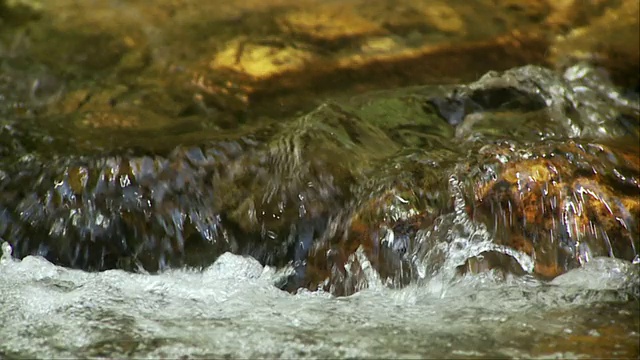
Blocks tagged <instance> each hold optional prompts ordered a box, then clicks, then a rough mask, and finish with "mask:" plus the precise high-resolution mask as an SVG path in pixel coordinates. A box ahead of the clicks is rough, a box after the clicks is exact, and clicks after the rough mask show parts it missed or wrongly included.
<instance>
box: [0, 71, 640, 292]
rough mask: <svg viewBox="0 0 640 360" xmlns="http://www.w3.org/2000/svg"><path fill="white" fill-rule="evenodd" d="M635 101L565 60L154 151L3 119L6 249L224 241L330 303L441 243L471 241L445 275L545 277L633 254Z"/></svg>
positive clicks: (438, 262) (168, 260)
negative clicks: (286, 271) (561, 68)
mask: <svg viewBox="0 0 640 360" xmlns="http://www.w3.org/2000/svg"><path fill="white" fill-rule="evenodd" d="M639 111H640V107H639V105H638V101H637V98H629V97H628V96H627V97H625V96H623V95H622V94H620V93H618V92H617V90H616V89H615V88H614V87H613V86H612V85H611V84H609V83H608V82H607V81H606V79H604V78H602V77H601V76H600V74H599V73H598V72H597V71H596V70H595V69H593V68H590V67H589V66H586V65H577V66H575V67H572V68H569V69H568V70H567V71H566V72H565V73H564V75H558V74H557V73H555V72H552V71H551V70H547V69H544V68H541V67H535V66H527V67H522V68H515V69H512V70H508V71H506V72H490V73H488V74H486V75H485V76H483V77H482V78H480V79H479V80H478V81H476V82H474V83H471V84H468V85H455V86H424V87H414V88H408V89H401V90H394V91H384V92H378V93H371V94H366V95H362V96H359V97H356V98H352V99H349V100H344V101H341V100H335V101H329V102H326V103H324V104H322V105H321V106H319V107H318V108H317V109H315V110H313V111H311V112H309V113H307V114H306V115H302V116H300V117H298V118H295V119H291V120H290V121H282V122H279V123H273V122H269V123H266V124H264V125H262V126H258V125H255V126H253V127H251V128H249V129H246V130H243V131H229V132H213V131H212V132H200V133H199V134H197V135H194V136H191V137H189V138H188V141H185V142H183V143H181V142H180V139H181V138H180V137H179V136H178V137H175V138H174V140H173V141H174V142H167V143H166V144H165V145H164V147H165V148H166V149H155V150H154V149H148V148H147V149H145V147H144V137H145V136H150V135H145V133H144V132H141V133H140V139H141V144H142V145H140V146H133V145H128V142H127V141H130V140H127V141H124V145H123V146H121V147H117V146H116V147H113V148H111V149H108V150H106V151H105V150H104V149H103V150H101V148H100V147H98V148H95V149H93V148H92V147H91V143H85V144H83V145H82V146H81V147H80V148H81V149H84V150H81V151H79V150H78V149H79V147H78V145H77V141H78V140H79V139H81V138H82V136H84V135H77V134H75V133H74V132H73V131H70V130H69V129H65V128H63V127H41V128H39V129H38V130H37V131H31V130H30V128H29V124H28V122H26V123H25V122H17V121H16V122H13V121H3V122H2V123H0V125H1V127H0V135H1V136H0V153H2V154H3V158H2V160H0V237H2V238H3V239H5V240H6V241H8V242H9V243H10V244H11V245H12V247H13V251H14V255H15V256H17V257H24V256H26V255H41V256H44V257H45V258H47V259H48V260H49V261H51V262H53V263H55V264H60V265H63V266H69V267H74V268H81V269H87V270H107V269H113V268H121V269H126V270H131V271H140V270H144V271H150V272H155V271H159V270H164V269H167V268H169V267H177V266H185V265H187V266H195V267H203V266H207V265H209V264H211V263H213V262H214V261H215V259H216V258H217V257H218V256H220V255H221V254H223V253H224V252H228V251H229V252H233V253H236V254H244V255H250V256H253V257H254V258H256V259H257V260H258V261H260V262H261V263H262V264H264V265H273V266H278V267H282V266H285V265H289V266H292V267H293V268H294V269H295V274H294V275H293V276H292V278H291V279H290V281H289V282H288V284H287V285H286V287H288V288H290V289H292V290H293V289H296V288H298V287H300V286H304V287H309V288H317V287H323V288H326V289H328V290H330V291H332V292H333V293H336V294H349V293H352V292H353V291H357V290H358V289H360V288H363V287H366V286H369V285H370V284H368V281H371V276H367V275H366V274H367V271H366V269H367V268H369V267H373V268H374V269H376V271H377V272H378V273H379V275H380V280H381V281H382V282H383V283H384V284H387V285H390V286H401V285H403V284H406V283H408V282H410V281H412V280H413V279H416V278H420V277H425V276H433V275H434V274H435V273H438V272H439V271H441V270H442V269H443V267H445V264H448V263H449V262H448V260H447V257H450V256H451V252H439V251H438V249H441V247H442V246H443V245H441V244H447V246H452V247H464V246H471V245H474V244H473V242H474V241H476V242H477V244H475V245H478V244H480V245H482V246H478V247H476V248H477V249H480V250H479V252H478V253H469V254H467V255H466V256H465V257H463V259H462V260H463V261H462V262H461V263H460V262H459V261H458V262H457V263H456V264H455V265H456V266H457V267H458V271H469V270H470V271H479V270H482V269H487V268H501V269H504V270H506V271H508V272H516V273H518V272H523V271H524V272H526V271H532V272H533V273H535V274H537V275H539V276H541V277H545V278H552V277H555V276H557V275H559V274H562V273H564V272H566V271H567V270H569V269H571V268H575V267H578V266H580V265H582V264H584V263H586V262H588V261H589V260H590V259H591V258H593V257H597V256H611V257H617V258H621V259H625V260H633V259H634V258H635V257H636V256H637V255H638V250H637V249H638V246H640V244H639V230H640V228H639V226H640V224H639V223H638V218H639V216H640V203H639V201H638V191H639V190H640V182H639V178H640V155H639V150H640V149H639V147H638V138H639V134H640V131H639V129H640V125H639V124H640V121H639V120H638V119H639ZM150 134H153V132H151V133H150ZM182 139H185V138H184V137H183V138H182ZM61 144H67V145H66V146H61ZM60 149H63V150H60ZM65 149H66V150H65ZM74 149H75V150H74ZM462 233H465V234H467V235H469V234H472V235H473V234H475V235H474V236H475V238H474V236H470V237H469V236H467V239H471V240H468V241H467V243H464V244H463V243H460V242H458V241H457V240H456V239H459V236H456V234H458V235H459V234H462ZM473 239H476V240H473ZM489 244H493V245H489ZM358 254H360V255H358ZM519 254H523V255H519ZM526 258H530V259H531V260H532V261H533V264H534V265H533V267H532V268H531V269H529V268H527V266H526V264H525V263H526V261H524V260H522V259H526ZM518 259H520V260H518ZM449 260H450V259H449ZM367 262H368V263H367ZM368 279H369V280H368Z"/></svg>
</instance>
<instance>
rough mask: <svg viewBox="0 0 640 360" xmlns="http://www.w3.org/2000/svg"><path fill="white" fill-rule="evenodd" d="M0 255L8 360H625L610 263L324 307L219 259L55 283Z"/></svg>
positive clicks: (60, 278) (633, 322)
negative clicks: (549, 277)
mask: <svg viewBox="0 0 640 360" xmlns="http://www.w3.org/2000/svg"><path fill="white" fill-rule="evenodd" d="M469 240H470V241H471V239H469ZM473 241H475V240H473ZM2 250H3V256H2V260H1V261H0V292H1V293H2V294H3V296H2V297H1V298H0V323H2V324H3V326H2V327H1V328H0V337H1V338H2V339H3V340H2V342H0V355H2V356H3V357H7V358H14V357H15V358H53V357H87V358H104V357H108V358H113V357H116V358H123V357H131V358H143V357H146V358H178V357H185V358H191V357H196V358H199V357H207V358H213V357H215V358H218V357H234V358H255V357H268V358H273V357H283V358H301V357H323V358H327V357H328V358H332V357H358V358H380V357H402V358H424V357H443V358H451V357H457V358H460V357H464V358H485V357H492V358H496V357H498V358H500V357H509V358H510V357H520V358H522V357H525V358H530V357H545V358H546V357H555V358H581V357H591V356H596V357H597V356H599V355H600V356H614V357H630V356H631V357H633V356H637V354H638V340H639V333H640V331H639V330H640V329H639V325H640V324H639V322H638V317H639V316H640V312H639V311H638V308H639V307H638V305H639V302H638V286H637V284H638V278H639V277H638V268H637V265H632V264H631V263H629V262H626V261H623V260H617V259H611V258H598V259H594V260H593V261H591V262H589V263H588V264H587V265H586V266H585V267H584V268H581V269H577V270H574V271H571V272H569V273H567V274H565V275H562V276H560V277H558V278H557V279H556V280H555V281H554V282H552V283H551V284H545V283H542V282H539V281H537V280H535V279H534V278H532V277H529V276H525V277H509V278H508V279H507V280H506V281H504V280H502V279H499V278H498V277H496V276H495V275H494V273H492V272H488V273H483V274H480V275H467V276H464V277H462V278H460V279H459V280H458V281H457V282H455V283H449V284H448V285H443V284H442V283H441V282H440V283H438V280H433V281H428V282H426V283H424V284H413V285H411V286H408V287H406V288H404V289H400V290H391V289H388V288H385V287H382V286H380V287H375V288H372V289H368V290H363V291H361V292H359V293H357V294H355V295H353V296H349V297H344V298H335V297H332V296H331V295H329V294H328V293H325V292H322V291H316V292H310V291H308V290H302V291H299V292H298V293H297V294H295V295H292V294H289V293H286V292H284V291H281V290H279V289H277V288H276V287H275V286H273V284H274V283H277V282H278V281H280V280H279V278H280V277H281V276H283V273H282V272H276V271H275V270H274V269H273V268H270V267H263V266H261V265H260V264H259V263H258V262H257V261H255V260H254V259H251V258H248V257H241V256H237V255H231V254H228V253H227V254H224V255H222V256H221V257H220V258H219V259H218V260H217V261H216V262H215V263H214V264H213V265H211V266H210V267H208V268H206V269H205V270H203V271H202V272H195V271H188V270H171V271H167V272H165V273H163V274H160V275H144V274H131V273H126V272H124V271H120V270H110V271H105V272H101V273H88V272H83V271H80V270H72V269H65V268H61V267H58V266H55V265H52V264H51V263H49V262H47V261H46V260H44V259H42V258H39V257H32V256H28V257H26V258H24V259H23V260H21V261H20V260H15V259H12V258H10V257H9V256H8V254H9V253H10V251H11V248H10V247H9V246H8V244H6V243H3V245H2ZM370 270H371V271H374V270H373V269H370ZM595 274H598V276H599V279H600V280H599V281H593V279H594V275H595ZM371 276H373V277H375V276H376V275H371ZM443 286H445V287H446V288H445V289H444V290H446V291H442V290H443V289H442V287H443ZM594 344H596V345H594ZM594 346H595V347H594Z"/></svg>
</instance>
